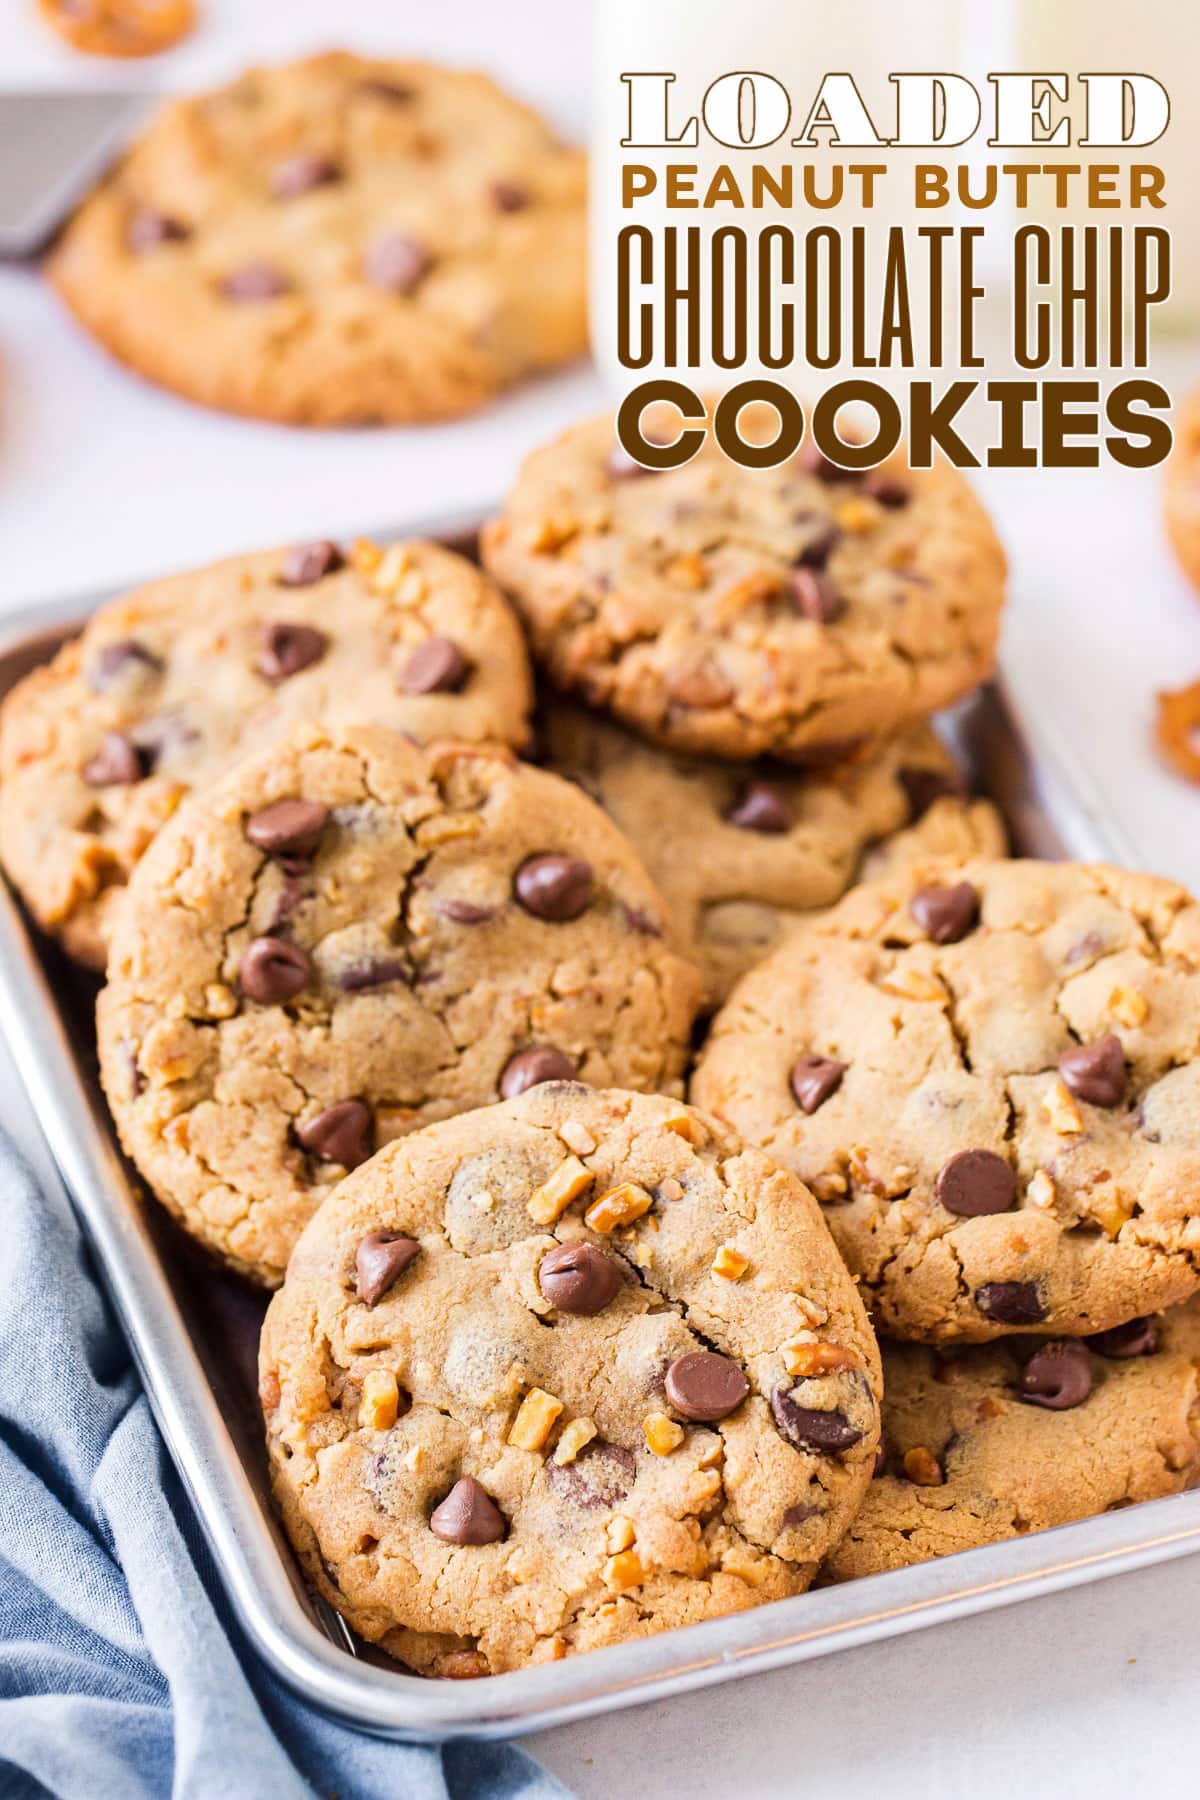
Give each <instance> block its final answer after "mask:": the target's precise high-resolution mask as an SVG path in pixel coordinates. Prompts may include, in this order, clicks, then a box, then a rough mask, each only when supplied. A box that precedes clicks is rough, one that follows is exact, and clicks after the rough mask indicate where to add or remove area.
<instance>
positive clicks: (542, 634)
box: [483, 418, 1004, 761]
mask: <svg viewBox="0 0 1200 1800" xmlns="http://www.w3.org/2000/svg"><path fill="white" fill-rule="evenodd" d="M670 435H671V437H673V436H674V432H672V433H671V434H670ZM668 441H669V440H668ZM483 549H484V557H485V561H486V562H487V564H488V566H489V567H490V569H491V570H492V572H493V573H494V574H495V575H496V577H497V578H498V579H499V580H500V581H501V583H502V584H503V585H504V586H505V587H506V588H507V589H508V590H509V591H510V592H511V593H512V594H513V596H514V598H515V599H516V601H517V604H518V605H519V606H520V608H521V610H522V612H523V613H524V616H525V619H526V621H527V623H528V625H529V629H530V633H531V636H532V639H533V645H534V649H535V652H536V653H537V654H538V656H539V657H540V658H541V659H542V660H543V661H544V662H545V664H546V666H547V668H548V669H549V671H550V673H551V674H552V675H553V676H554V677H555V679H556V680H557V681H558V682H559V683H560V685H561V686H563V687H564V688H568V689H572V690H575V691H577V692H578V693H580V694H581V695H582V696H583V698H584V699H586V700H587V701H589V702H590V703H591V704H593V705H596V706H600V707H604V708H606V709H608V710H609V711H611V712H612V713H614V714H616V715H617V716H618V717H620V718H622V719H623V720H624V721H625V722H626V723H627V724H629V725H632V726H633V727H634V728H635V729H636V730H638V731H640V732H642V733H643V735H645V736H647V737H649V738H651V739H654V740H656V741H658V742H660V743H664V744H668V745H670V746H671V747H672V748H674V749H678V750H685V751H689V752H692V753H695V754H699V755H715V756H725V757H733V758H749V757H755V756H764V755H774V756H778V757H782V758H785V759H787V760H795V761H803V760H805V758H806V757H812V756H813V755H819V754H822V753H823V754H825V755H828V754H830V753H831V752H833V751H837V752H839V753H840V752H844V751H845V749H846V747H847V746H848V745H851V744H856V743H858V742H860V741H864V740H865V741H874V740H878V739H880V738H883V737H885V736H887V735H889V734H891V733H893V732H896V731H899V730H902V729H903V728H905V727H906V726H908V725H912V724H915V723H917V722H918V721H919V720H921V719H923V718H925V717H926V716H927V715H928V714H929V713H931V712H934V711H936V709H937V708H938V707H940V706H945V705H948V704H949V703H950V702H951V701H953V700H955V699H957V698H959V697H960V696H961V695H962V694H964V693H966V692H967V690H968V689H969V688H971V687H973V686H974V685H975V684H976V683H977V682H978V681H981V680H982V679H983V678H984V677H985V676H986V675H987V674H988V673H989V671H990V669H991V667H992V661H993V655H994V651H995V642H996V633H997V628H998V624H999V617H1000V609H1001V603H1002V600H1003V592H1004V555H1003V552H1002V551H1001V549H1000V546H999V543H998V542H997V540H996V536H995V534H994V532H993V530H992V527H991V525H990V523H989V521H988V518H987V515H986V513H985V512H984V510H983V508H982V506H981V505H980V504H979V502H978V501H977V500H976V499H975V497H974V495H973V493H972V492H971V490H970V488H969V487H968V486H967V484H966V483H965V481H964V480H963V478H962V476H961V475H959V474H958V473H957V472H956V471H954V470H952V469H950V468H947V467H942V466H939V467H936V468H934V469H932V470H925V471H909V470H908V469H907V467H905V466H904V465H903V463H902V462H901V461H899V460H896V461H893V462H891V463H888V464H884V465H881V467H880V468H879V469H876V470H873V471H871V472H870V473H868V474H866V475H862V476H852V477H849V478H845V477H844V476H843V474H842V472H841V471H836V470H833V469H832V465H829V464H826V463H824V461H823V460H821V459H814V458H812V457H811V456H810V455H809V454H808V453H807V450H806V451H802V452H801V454H800V455H799V456H798V457H795V458H793V459H792V461H791V462H790V463H788V464H785V465H783V466H782V467H780V468H778V469H773V470H747V469H740V468H738V467H737V466H736V465H735V464H734V463H732V462H731V461H730V460H729V459H728V458H727V457H726V456H725V455H724V454H723V452H722V451H721V450H720V449H719V448H718V447H717V446H716V445H715V444H714V443H713V442H712V440H711V438H709V439H708V440H706V443H705V446H704V448H702V449H701V451H700V452H699V454H698V455H697V456H696V457H694V458H693V460H692V461H691V462H689V463H688V464H686V465H685V466H684V467H683V468H681V469H676V470H671V471H669V472H663V473H656V474H651V473H648V472H646V471H643V470H641V469H640V468H639V467H638V465H637V464H631V463H630V462H629V460H628V459H627V458H624V457H623V456H622V455H621V454H619V453H616V454H615V446H614V440H613V435H612V424H611V420H609V419H607V418H605V419H598V420H593V421H591V422H590V423H588V424H585V425H580V426H577V427H576V428H575V429H574V430H572V431H569V432H568V433H567V434H566V435H565V436H564V437H562V438H560V439H559V440H558V441H557V442H556V443H553V444H550V445H548V446H546V447H545V448H543V449H541V450H538V451H535V453H534V454H533V455H532V456H531V457H529V458H528V460H527V461H526V463H525V465H524V467H523V469H522V471H521V474H520V476H519V477H518V480H517V483H516V486H515V487H514V489H513V491H512V493H511V494H510V495H509V498H508V501H507V503H506V505H505V507H504V509H503V511H502V512H501V514H500V516H499V517H498V518H496V519H494V520H493V521H492V522H491V523H490V524H489V525H488V526H487V527H486V528H485V531H484V534H483Z"/></svg>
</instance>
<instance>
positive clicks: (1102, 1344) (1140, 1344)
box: [1087, 1319, 1159, 1362]
mask: <svg viewBox="0 0 1200 1800" xmlns="http://www.w3.org/2000/svg"><path fill="white" fill-rule="evenodd" d="M1087 1341H1088V1343H1089V1344H1090V1345H1091V1346H1092V1349H1093V1350H1094V1351H1095V1352H1096V1354H1097V1356H1107V1357H1110V1358H1111V1359H1112V1361H1113V1362H1127V1361H1128V1360H1129V1358H1130V1357H1133V1356H1153V1355H1154V1353H1155V1351H1156V1350H1157V1349H1158V1345H1159V1330H1158V1324H1157V1321H1156V1320H1154V1319H1130V1320H1129V1321H1128V1323H1127V1324H1125V1325H1114V1326H1113V1327H1112V1329H1111V1330H1110V1331H1098V1332H1096V1334H1095V1336H1094V1337H1090V1338H1088V1340H1087Z"/></svg>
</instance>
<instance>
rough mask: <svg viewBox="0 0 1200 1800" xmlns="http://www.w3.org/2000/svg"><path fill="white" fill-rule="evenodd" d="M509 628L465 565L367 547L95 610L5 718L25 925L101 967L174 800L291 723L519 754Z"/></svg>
mask: <svg viewBox="0 0 1200 1800" xmlns="http://www.w3.org/2000/svg"><path fill="white" fill-rule="evenodd" d="M529 706H530V681H529V672H528V666H527V661H526V657H525V650H524V646H523V644H522V642H521V634H520V630H519V628H518V626H517V623H516V621H515V619H514V618H513V617H512V614H511V612H510V610H509V608H508V607H507V605H506V604H505V602H504V600H503V599H502V597H501V596H500V594H499V593H498V592H497V591H496V589H495V587H494V586H493V585H492V583H491V582H490V581H488V580H487V579H486V578H485V577H484V576H481V574H480V573H479V571H478V569H476V568H475V567H474V566H473V564H471V563H469V562H467V561H466V560H465V559H464V558H463V557H461V556H456V555H454V554H453V553H452V552H450V551H448V550H443V549H441V548H439V547H438V546H437V545H435V544H427V543H418V542H410V543H404V544H396V545H393V546H391V547H390V548H389V549H387V550H380V549H378V548H377V547H376V546H375V545H374V544H370V543H367V542H365V541H360V542H359V543H357V544H356V545H355V546H354V547H353V549H351V550H349V551H346V552H343V551H342V550H340V549H339V548H338V547H337V546H336V545H335V544H331V543H324V542H322V543H312V544H299V545H295V546H293V547H292V548H291V549H288V550H279V551H269V552H265V553H263V554H261V555H257V556H242V557H235V558H233V559H232V560H230V561H228V562H222V563H217V564H216V565H215V566H214V567H212V568H208V569H199V570H196V571H193V572H191V573H189V574H186V575H176V576H172V577H171V578H170V579H169V580H166V581H155V582H151V583H150V584H149V586H147V587H142V588H138V589H136V590H135V591H134V592H133V593H131V594H127V595H126V596H125V597H124V598H123V599H120V600H116V601H114V602H113V603H112V604H111V605H109V606H104V607H102V608H101V609H100V611H99V612H97V613H96V614H95V616H94V617H93V618H92V620H91V621H90V623H89V624H88V627H87V629H86V630H85V632H84V633H83V636H82V637H80V638H78V639H75V640H73V641H72V642H71V643H69V644H67V645H66V647H65V648H64V649H63V650H61V651H60V652H59V654H58V655H57V656H56V657H55V658H54V660H53V661H52V662H51V663H49V664H48V665H46V666H45V667H44V668H40V669H37V670H35V671H34V673H33V674H32V675H30V676H29V677H28V678H27V679H26V680H25V681H23V682H21V683H20V684H19V686H18V687H16V688H15V689H14V690H13V692H12V693H11V694H10V695H9V697H8V699H7V700H6V701H5V703H4V707H3V710H2V712H0V853H2V855H3V860H4V865H5V868H6V869H7V871H8V874H9V876H10V877H11V879H12V880H13V882H14V883H15V885H16V886H17V887H18V888H19V889H20V891H21V893H22V895H23V896H24V899H25V901H26V903H27V905H28V906H29V909H30V911H31V912H32V913H33V915H34V917H35V919H36V920H37V921H38V923H39V924H40V925H42V926H43V927H44V928H45V929H46V930H47V931H51V932H53V933H54V935H55V936H56V937H58V938H60V939H61V940H62V942H63V944H64V945H65V946H66V948H67V950H69V951H70V953H71V955H72V956H75V957H77V958H78V959H79V960H80V961H82V962H86V963H88V964H90V965H91V966H93V967H95V968H103V967H104V961H105V955H106V951H107V946H108V939H109V935H110V932H111V927H112V918H113V914H114V910H115V908H116V906H117V905H118V904H119V902H120V899H121V897H122V893H123V890H124V885H125V883H126V882H127V880H128V879H129V875H130V872H131V870H132V869H133V868H134V866H135V865H136V863H137V861H138V858H139V857H140V856H141V854H142V852H143V851H144V850H145V848H146V846H147V844H148V843H149V842H150V840H151V838H152V837H153V836H154V833H155V832H156V831H157V830H158V828H159V826H160V825H161V824H162V823H163V821H164V820H165V819H167V818H169V817H170V815H171V814H172V813H173V812H174V811H175V808H176V807H177V806H178V804H179V802H180V800H181V799H182V798H183V796H184V795H185V794H186V793H187V792H188V791H189V790H190V789H192V788H194V787H201V786H203V785H204V784H205V783H206V782H209V781H211V780H212V779H213V778H214V777H215V776H217V775H219V774H220V773H221V772H222V771H223V770H224V769H225V768H226V767H227V766H228V765H229V763H230V762H231V760H233V759H234V758H235V757H236V756H238V755H239V754H241V753H244V752H249V751H252V750H254V749H256V748H258V747H261V746H265V745H266V744H268V743H270V742H272V741H274V740H275V739H276V738H278V737H279V736H280V735H281V733H282V732H284V731H286V730H288V729H290V728H291V727H292V726H293V725H294V724H295V723H296V722H297V720H301V719H306V718H321V719H322V720H324V721H326V722H327V723H329V724H331V725H340V724H347V723H349V724H355V723H376V722H378V723H381V724H389V725H394V726H396V727H398V728H400V729H402V730H405V731H408V732H411V733H412V734H413V735H415V736H418V737H421V738H423V739H427V738H433V737H456V738H462V739H466V740H471V741H474V740H487V739H491V740H494V741H496V742H499V743H506V744H511V745H514V746H518V747H519V746H520V745H522V744H523V743H524V741H525V738H526V735H527V730H528V723H527V717H528V711H529Z"/></svg>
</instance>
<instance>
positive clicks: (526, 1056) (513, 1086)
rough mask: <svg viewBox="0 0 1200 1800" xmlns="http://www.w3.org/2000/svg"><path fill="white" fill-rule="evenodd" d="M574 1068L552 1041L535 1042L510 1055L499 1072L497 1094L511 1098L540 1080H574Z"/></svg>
mask: <svg viewBox="0 0 1200 1800" xmlns="http://www.w3.org/2000/svg"><path fill="white" fill-rule="evenodd" d="M578 1074H579V1072H578V1070H577V1069H576V1067H575V1064H574V1063H573V1062H572V1061H571V1058H570V1057H569V1056H566V1055H564V1054H563V1052H562V1051H561V1050H556V1049H555V1048H554V1045H553V1044H536V1045H532V1046H531V1047H530V1048H529V1049H528V1050H518V1051H517V1054H516V1055H515V1056H510V1057H509V1059H508V1061H507V1062H506V1063H505V1065H504V1068H503V1070H502V1071H501V1075H500V1082H499V1088H500V1098H501V1099H502V1100H515V1099H516V1097H517V1095H518V1094H523V1093H525V1092H526V1090H527V1089H528V1088H532V1087H540V1086H541V1084H542V1082H543V1081H575V1080H577V1079H578Z"/></svg>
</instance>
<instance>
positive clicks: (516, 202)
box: [489, 181, 529, 213]
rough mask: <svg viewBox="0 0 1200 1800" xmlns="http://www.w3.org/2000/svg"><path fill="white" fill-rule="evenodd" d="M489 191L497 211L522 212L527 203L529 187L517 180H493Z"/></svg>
mask: <svg viewBox="0 0 1200 1800" xmlns="http://www.w3.org/2000/svg"><path fill="white" fill-rule="evenodd" d="M489 192H490V194H491V198H492V205H493V206H494V207H495V208H496V210H497V211H498V212H506V213H511V212H523V211H524V210H525V208H526V207H527V206H528V205H529V189H528V188H526V187H522V186H521V184H520V182H518V181H493V183H492V185H491V188H490V189H489Z"/></svg>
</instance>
